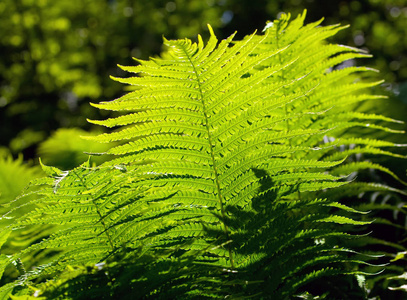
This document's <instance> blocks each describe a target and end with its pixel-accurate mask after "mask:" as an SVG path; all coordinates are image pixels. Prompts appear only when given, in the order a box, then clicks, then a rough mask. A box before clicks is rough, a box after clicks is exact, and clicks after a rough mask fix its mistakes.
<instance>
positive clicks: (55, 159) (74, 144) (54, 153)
mask: <svg viewBox="0 0 407 300" xmlns="http://www.w3.org/2000/svg"><path fill="white" fill-rule="evenodd" d="M99 133H100V132H99ZM96 134H98V132H95V133H89V132H86V131H84V130H82V129H79V128H60V129H58V130H57V131H56V132H54V133H53V134H52V135H51V137H50V138H49V139H47V140H46V141H44V142H43V143H41V144H40V145H39V148H38V154H39V155H40V157H41V160H42V161H43V163H45V164H47V165H52V166H55V167H58V168H61V169H63V170H69V169H73V168H75V167H77V166H79V165H80V164H82V163H84V162H85V161H86V160H88V159H89V158H90V157H91V163H96V164H100V163H102V162H103V161H105V160H106V159H107V155H104V156H99V155H98V154H101V153H103V152H106V151H107V150H108V149H109V148H110V147H111V145H110V144H109V145H108V144H100V143H97V142H94V141H90V140H86V139H83V138H82V136H89V135H96ZM91 154H95V155H91ZM90 155H91V156H90Z"/></svg>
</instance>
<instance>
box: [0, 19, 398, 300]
mask: <svg viewBox="0 0 407 300" xmlns="http://www.w3.org/2000/svg"><path fill="white" fill-rule="evenodd" d="M289 18H290V16H289V15H283V16H282V17H281V18H280V20H277V21H274V22H270V23H268V25H267V26H266V29H265V30H264V34H261V35H257V34H253V35H250V36H247V37H245V38H244V39H243V40H241V41H233V35H232V36H231V37H229V38H227V39H225V40H223V41H221V42H220V43H218V41H217V39H216V37H215V35H214V34H213V31H212V29H211V27H209V31H210V39H209V41H208V42H207V44H206V45H205V44H204V42H203V41H202V39H201V37H200V36H198V42H197V43H193V42H191V41H190V40H188V39H184V40H176V41H168V40H164V43H165V45H166V46H167V51H166V52H165V53H163V55H162V56H161V57H160V58H154V59H150V60H148V61H142V60H138V63H139V65H137V66H134V67H122V68H123V69H124V70H126V71H128V72H132V73H135V74H136V75H135V77H130V78H125V79H122V78H120V79H119V78H116V80H118V81H120V82H123V83H126V84H131V85H133V86H134V90H133V91H132V92H129V93H128V94H126V95H124V96H123V97H121V98H119V99H116V100H114V101H111V102H103V103H100V104H94V106H95V107H98V108H100V109H106V110H114V111H120V112H125V113H124V114H123V115H122V116H120V117H117V118H112V119H108V120H104V121H91V122H93V123H96V124H100V125H104V126H107V127H121V128H120V129H118V130H116V131H113V132H111V133H108V134H102V135H99V136H96V137H89V139H93V140H96V141H99V142H112V141H115V142H119V143H120V145H119V146H114V147H112V148H111V149H110V150H109V151H108V152H107V154H111V155H115V156H116V157H115V158H114V159H112V160H110V161H109V162H107V163H104V164H102V165H100V166H98V167H92V166H91V165H90V164H89V163H85V164H84V165H82V166H80V167H78V168H75V169H73V170H70V171H62V170H58V169H56V168H53V167H47V166H43V168H44V171H46V172H47V173H48V175H49V177H47V178H43V179H39V180H37V181H35V182H33V187H35V186H41V187H42V188H41V189H40V190H39V191H35V190H34V193H35V194H37V195H38V197H37V198H36V199H35V200H33V201H31V203H32V204H36V205H37V207H38V208H37V209H35V210H33V211H31V212H30V213H28V214H26V215H24V216H23V217H21V218H18V219H16V220H15V222H14V223H13V225H12V226H9V227H8V228H7V229H6V230H4V231H3V234H4V235H6V234H7V233H8V232H9V231H10V230H17V229H19V228H26V227H30V226H33V225H41V224H55V225H60V226H61V230H60V231H56V232H55V233H54V234H53V235H51V236H50V237H49V238H47V239H44V240H43V241H41V242H38V243H34V244H33V245H31V246H30V247H28V248H26V249H24V250H22V251H20V252H18V253H15V254H14V255H13V256H11V257H5V256H3V257H2V260H1V262H2V264H1V266H2V268H3V269H4V268H7V267H10V266H11V265H12V264H13V263H14V264H17V262H18V263H21V259H22V264H24V257H27V255H28V254H29V253H32V252H35V253H38V252H41V251H43V250H48V249H53V250H55V255H48V256H47V258H46V261H45V262H44V264H42V265H40V266H38V267H37V268H35V269H33V270H27V271H24V270H23V271H21V272H22V274H21V276H20V277H19V278H18V279H16V280H15V281H12V282H10V283H9V284H7V285H5V286H3V288H2V289H0V295H4V297H6V295H8V294H10V293H14V294H15V295H23V294H35V295H36V296H40V295H42V296H44V297H49V298H51V299H57V298H63V299H67V298H74V299H81V298H83V299H89V298H91V297H95V298H103V297H107V298H108V297H115V298H120V299H124V298H129V299H137V298H149V297H151V298H153V299H157V298H160V297H161V298H166V299H169V298H195V297H200V298H205V297H206V298H219V297H227V296H231V297H235V298H237V297H257V298H262V297H269V298H271V299H281V298H286V297H289V296H292V295H295V294H296V293H299V292H301V291H302V289H303V288H304V287H306V285H307V284H308V283H309V282H312V281H314V280H315V279H317V278H320V277H323V276H335V275H338V274H348V275H350V276H352V274H363V267H362V266H363V264H367V262H364V261H362V260H361V256H360V255H357V254H356V253H354V252H353V251H351V250H348V249H347V248H346V247H344V246H343V245H344V243H341V241H342V240H344V239H345V240H346V239H351V238H355V237H354V236H352V235H350V234H348V233H345V232H343V227H342V225H344V224H348V225H353V226H357V225H366V224H369V221H359V220H357V219H356V218H353V217H352V216H354V215H358V214H363V213H362V212H359V211H356V210H354V209H352V208H350V207H347V206H345V205H344V204H341V203H338V202H336V201H334V200H332V199H330V198H327V197H322V195H323V194H324V193H325V194H328V193H327V190H331V189H332V190H333V191H334V190H335V189H336V188H340V187H342V188H343V189H346V186H350V185H352V184H353V183H349V181H347V180H346V176H347V175H349V174H350V173H351V172H354V171H356V170H360V169H364V168H376V169H378V170H380V171H384V172H386V173H388V174H390V175H392V176H394V177H397V176H396V175H395V174H393V173H392V172H391V171H390V170H388V169H386V168H383V167H381V166H379V165H374V164H372V163H369V162H360V163H352V162H350V163H349V162H348V161H346V157H347V156H348V155H350V154H352V152H351V151H343V152H340V153H339V152H338V148H337V147H338V146H339V145H349V144H356V145H358V148H357V149H358V150H357V151H358V153H375V154H384V155H395V154H392V153H391V152H386V151H384V150H382V148H383V147H386V146H396V145H394V144H393V143H388V142H382V141H377V140H373V139H367V138H364V137H363V136H356V137H355V136H353V135H352V133H351V131H350V130H351V129H352V128H354V127H369V128H376V129H378V130H386V131H392V130H391V129H389V128H387V127H385V126H382V125H376V124H375V123H374V122H375V121H384V122H397V121H394V120H392V119H389V118H385V117H382V116H378V115H364V114H361V113H357V112H354V111H353V110H352V108H353V106H354V105H355V103H358V102H360V101H366V100H374V99H379V98H382V97H381V96H375V95H371V94H370V93H369V90H368V89H369V88H370V87H372V86H375V85H377V84H378V83H379V82H369V81H368V80H360V78H363V77H366V75H365V74H367V73H368V72H371V71H374V70H370V69H368V68H364V67H359V68H357V67H351V68H345V69H340V68H337V66H338V65H340V64H341V63H342V62H343V61H345V60H348V59H353V58H358V57H366V56H368V55H366V54H365V53H361V52H360V51H359V50H357V49H354V48H350V47H345V46H341V45H332V44H329V43H327V42H326V41H325V40H326V38H328V37H330V36H332V35H334V34H335V33H336V32H337V31H339V30H341V29H342V28H343V27H340V26H338V25H334V26H327V27H321V26H319V24H320V22H316V23H312V24H309V25H306V26H303V20H304V18H305V13H304V14H303V15H300V16H299V17H298V18H297V19H295V20H294V21H292V22H290V21H289ZM359 185H360V188H362V189H370V188H371V189H373V186H372V185H369V184H368V183H359ZM344 186H345V187H344ZM382 188H383V189H385V188H386V187H382ZM17 201H22V202H24V197H23V198H21V199H19V200H17ZM14 213H16V211H14V210H11V211H10V212H9V213H8V214H7V217H12V216H13V214H14ZM332 224H334V225H335V226H332ZM363 258H364V259H365V260H368V259H369V257H363ZM379 270H380V268H377V271H379ZM45 279H51V280H50V281H45ZM347 288H350V287H346V288H344V291H345V290H346V289H347ZM330 289H331V287H330V286H329V285H328V284H327V285H326V286H324V287H322V288H321V292H326V293H329V292H330ZM356 289H358V288H356ZM359 290H360V291H359V292H360V293H362V289H359ZM1 293H2V294H1Z"/></svg>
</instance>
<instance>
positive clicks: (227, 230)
mask: <svg viewBox="0 0 407 300" xmlns="http://www.w3.org/2000/svg"><path fill="white" fill-rule="evenodd" d="M180 47H181V48H182V50H183V51H184V53H185V55H186V57H187V58H188V60H189V62H190V64H191V66H192V68H193V72H194V74H195V76H196V81H197V83H198V88H199V94H200V100H201V103H202V113H203V115H204V120H205V128H206V131H207V134H208V143H209V152H210V155H211V160H212V168H213V173H214V181H215V184H216V189H217V196H218V199H219V205H220V210H221V216H222V223H223V230H224V233H225V235H226V239H227V240H230V237H229V229H228V227H227V225H226V212H225V208H224V203H223V202H224V200H223V196H222V192H221V187H220V180H219V174H218V170H217V164H216V160H215V153H214V147H213V143H212V136H211V132H210V126H209V117H208V113H207V108H206V105H205V96H204V93H203V90H202V84H201V81H200V77H199V73H198V70H197V68H196V66H195V64H194V62H193V61H192V59H191V57H190V55H189V53H188V51H186V49H185V47H183V45H180ZM228 252H229V260H230V266H231V268H232V269H234V263H233V254H232V250H231V248H230V246H229V247H228Z"/></svg>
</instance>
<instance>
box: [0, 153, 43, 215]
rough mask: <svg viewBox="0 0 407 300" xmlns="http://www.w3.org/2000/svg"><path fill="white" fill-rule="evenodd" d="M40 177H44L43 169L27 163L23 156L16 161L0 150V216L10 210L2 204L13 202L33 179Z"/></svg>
mask: <svg viewBox="0 0 407 300" xmlns="http://www.w3.org/2000/svg"><path fill="white" fill-rule="evenodd" d="M40 176H44V173H43V172H42V170H41V168H39V167H38V166H32V165H30V164H28V163H25V162H24V161H23V158H22V156H19V157H18V159H16V160H14V159H13V158H12V156H11V155H10V154H9V153H7V151H6V150H4V149H0V205H1V206H0V215H3V213H4V212H6V211H7V210H8V209H4V207H2V204H4V203H7V202H9V201H12V200H13V199H14V198H15V197H17V196H18V195H19V194H20V193H21V191H22V190H23V188H24V187H25V186H26V185H28V183H29V182H30V181H31V180H32V179H34V178H37V177H40Z"/></svg>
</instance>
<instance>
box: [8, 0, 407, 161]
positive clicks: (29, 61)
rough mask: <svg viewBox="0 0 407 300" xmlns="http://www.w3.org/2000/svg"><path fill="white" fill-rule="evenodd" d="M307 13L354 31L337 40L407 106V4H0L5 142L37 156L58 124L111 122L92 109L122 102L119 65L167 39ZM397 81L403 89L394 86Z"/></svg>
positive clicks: (381, 0)
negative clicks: (364, 53)
mask: <svg viewBox="0 0 407 300" xmlns="http://www.w3.org/2000/svg"><path fill="white" fill-rule="evenodd" d="M304 8H306V9H307V10H308V16H307V20H306V21H307V22H312V21H315V20H317V19H320V18H322V17H325V19H326V21H325V24H333V23H342V24H352V27H351V28H350V29H348V30H345V31H343V32H342V33H340V34H339V35H338V37H337V38H336V40H335V42H338V43H343V44H346V45H351V46H357V47H362V48H365V49H367V50H368V51H369V52H370V53H372V54H373V55H374V58H373V59H371V60H370V61H364V62H363V64H365V65H366V64H367V65H370V66H373V67H375V68H377V69H380V70H381V72H382V73H381V76H382V77H384V78H385V79H386V80H387V82H388V83H389V84H392V86H391V89H392V90H394V91H396V92H398V91H400V95H399V97H400V98H402V99H404V101H405V102H406V103H407V89H406V88H405V86H406V85H405V84H404V85H401V83H403V82H406V81H407V57H406V56H405V54H404V53H406V51H407V39H405V36H406V35H407V4H406V1H405V0H362V1H353V0H352V1H350V0H331V1H329V5H327V3H326V1H324V0H289V1H286V0H273V1H269V0H257V1H248V0H240V1H236V0H173V1H169V0H150V1H141V0H99V1H93V0H59V1H51V0H2V1H1V2H0V31H1V32H2V36H1V37H0V51H1V53H2V55H1V57H0V145H3V146H7V147H9V148H10V149H11V151H12V152H13V153H14V155H16V154H18V153H20V152H23V153H24V156H25V157H26V158H32V157H34V156H36V155H37V152H36V149H37V146H38V144H39V143H40V142H41V141H43V140H44V139H46V138H47V137H48V136H49V135H50V134H51V132H53V131H55V130H56V129H57V128H60V127H80V128H83V129H85V130H88V129H90V125H89V124H88V123H87V122H86V121H85V117H88V118H93V119H97V118H105V117H106V115H103V113H100V112H97V111H96V110H95V109H92V108H91V107H90V106H89V104H88V102H89V101H94V102H99V101H103V100H107V99H113V98H116V97H119V96H120V95H121V93H122V91H121V87H120V85H118V84H117V83H115V82H114V81H112V80H110V79H109V75H113V76H122V75H124V74H123V73H121V71H120V70H119V68H117V67H116V64H117V63H119V64H123V65H128V64H131V57H137V58H142V59H145V58H148V56H154V55H156V54H158V53H159V52H160V51H161V49H160V47H161V42H162V36H163V35H164V36H166V37H167V38H170V39H173V38H183V37H188V38H192V39H195V38H196V34H197V33H201V34H202V35H203V37H204V38H205V37H207V34H208V32H207V27H206V24H207V23H210V24H211V25H212V27H213V28H214V29H215V32H216V34H217V35H218V36H220V37H223V38H225V37H227V36H228V35H230V34H231V33H232V32H234V31H235V30H236V29H237V31H238V37H242V36H244V35H246V34H249V33H252V32H253V31H254V30H256V29H258V30H261V29H262V28H263V27H264V24H265V22H266V21H267V20H270V19H274V18H276V17H278V15H279V14H280V13H281V12H283V11H285V12H291V13H292V14H293V15H296V14H298V13H300V12H301V11H302V10H303V9H304ZM394 83H400V86H399V85H397V84H396V85H394Z"/></svg>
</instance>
